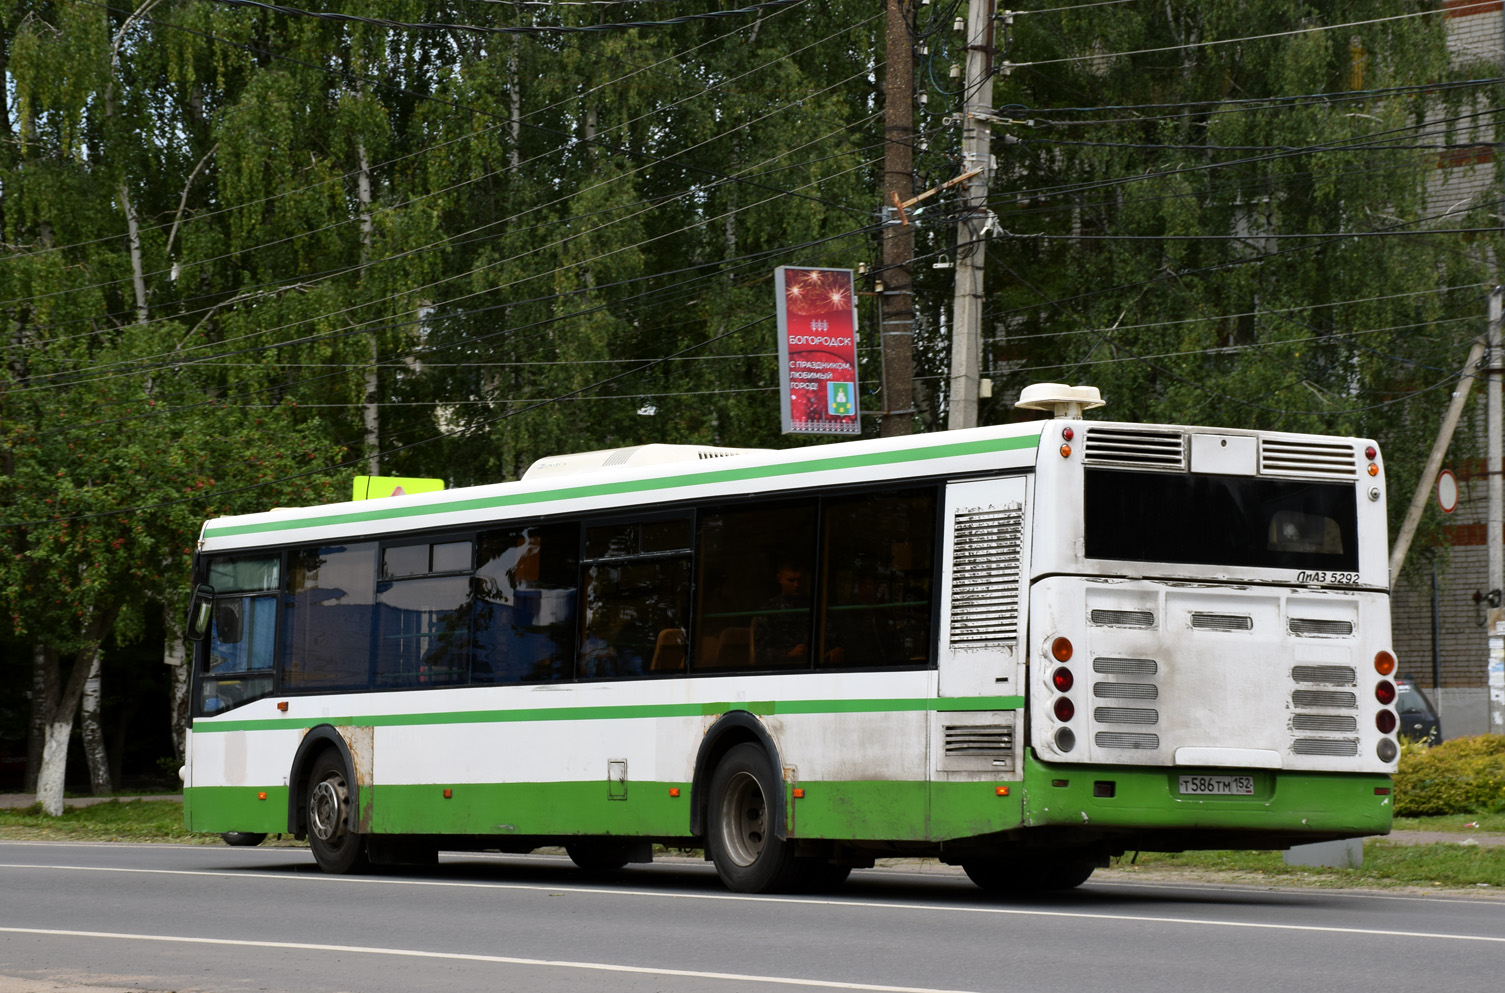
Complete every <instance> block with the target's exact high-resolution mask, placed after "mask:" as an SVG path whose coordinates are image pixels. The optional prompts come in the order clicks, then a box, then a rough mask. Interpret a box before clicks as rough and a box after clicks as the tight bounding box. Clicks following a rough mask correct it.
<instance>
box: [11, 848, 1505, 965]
mask: <svg viewBox="0 0 1505 993" xmlns="http://www.w3.org/2000/svg"><path fill="white" fill-rule="evenodd" d="M1502 964H1505V901H1502V900H1482V899H1469V898H1467V897H1431V896H1405V895H1389V894H1374V893H1358V892H1352V891H1345V892H1327V891H1312V890H1300V891H1295V890H1265V889H1253V888H1234V887H1226V886H1217V885H1205V886H1203V885H1165V884H1139V883H1120V882H1089V883H1088V884H1087V885H1086V886H1084V887H1082V888H1081V889H1079V890H1076V891H1073V892H1071V893H1067V894H1062V895H1058V896H1052V897H1032V898H1029V899H1024V898H1014V899H999V898H997V897H989V896H988V895H986V894H984V893H982V891H980V890H977V889H975V888H974V887H972V885H971V884H970V883H969V882H967V881H966V879H965V878H961V877H958V876H955V875H952V874H949V873H935V872H929V873H923V872H915V871H908V870H903V869H879V870H870V871H866V872H857V873H855V874H854V875H853V877H852V881H851V882H850V883H849V884H848V885H847V887H846V888H844V889H843V890H842V891H841V893H840V894H839V895H837V896H832V897H753V896H742V895H737V894H731V893H728V892H726V891H725V890H723V889H722V888H721V886H720V884H719V882H718V881H717V880H716V878H715V874H714V873H713V872H712V871H711V870H710V868H709V867H708V866H705V865H702V864H698V863H684V862H678V863H660V864H655V865H653V866H642V867H637V868H635V869H632V870H629V871H628V872H625V873H623V874H621V875H620V876H618V877H615V878H613V879H612V880H610V881H609V882H601V881H592V880H590V879H589V878H587V877H585V876H584V875H583V874H582V873H580V872H579V871H578V870H576V869H574V868H573V867H572V866H571V865H570V864H569V863H568V861H567V860H564V859H559V858H550V857H541V856H539V857H528V858H520V857H504V856H487V855H456V856H446V857H445V858H444V860H443V861H442V862H441V864H440V866H439V867H438V868H436V869H429V870H423V871H412V872H401V873H397V872H389V873H387V874H384V875H377V876H364V877H331V876H325V875H322V874H320V873H319V872H318V871H317V870H316V869H315V868H314V866H313V863H312V859H311V858H310V856H309V855H308V853H307V852H306V851H302V850H298V849H273V848H256V849H231V848H219V847H213V846H211V847H190V846H172V845H121V844H111V845H102V844H68V843H27V842H0V991H4V993H12V991H25V993H33V991H36V993H41V991H48V990H58V989H79V990H100V989H105V988H108V989H129V990H164V991H165V990H174V991H179V993H193V991H214V993H239V991H254V993H261V991H266V993H277V991H298V993H345V991H350V993H389V991H390V993H408V991H412V990H425V991H436V993H446V991H477V990H487V991H531V990H541V991H542V990H546V991H550V993H555V991H577V990H578V991H590V993H599V991H613V993H618V991H621V993H626V991H634V993H635V991H663V993H691V991H696V993H701V991H704V993H723V991H724V993H731V991H745V990H755V991H762V990H766V991H770V993H777V991H794V990H806V991H809V990H823V989H825V990H831V989H837V990H889V991H893V990H904V991H933V990H969V991H1016V990H1017V991H1026V990H1027V991H1063V993H1064V991H1073V993H1075V991H1083V990H1086V991H1092V993H1105V991H1119V990H1123V991H1146V993H1180V991H1186V993H1192V991H1195V993H1205V991H1215V990H1230V991H1234V990H1237V991H1244V990H1248V989H1262V990H1307V989H1312V990H1317V989H1320V990H1323V991H1324V993H1337V991H1346V990H1353V991H1363V993H1373V991H1374V990H1375V989H1396V990H1406V989H1418V990H1420V989H1437V990H1450V989H1488V988H1493V987H1494V986H1495V985H1496V984H1497V983H1498V977H1499V975H1500V973H1501V966H1502Z"/></svg>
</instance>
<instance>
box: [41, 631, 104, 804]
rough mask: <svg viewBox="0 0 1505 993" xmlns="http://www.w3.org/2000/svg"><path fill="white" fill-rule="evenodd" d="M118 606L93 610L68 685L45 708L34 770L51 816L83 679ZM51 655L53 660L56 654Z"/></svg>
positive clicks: (60, 795)
mask: <svg viewBox="0 0 1505 993" xmlns="http://www.w3.org/2000/svg"><path fill="white" fill-rule="evenodd" d="M119 613H120V608H119V607H118V606H112V607H109V608H107V609H106V610H104V611H103V612H100V611H98V610H96V611H95V612H94V614H93V616H92V618H91V620H90V621H89V623H88V627H87V628H86V629H85V631H84V641H83V647H82V648H80V649H79V650H78V652H77V653H76V654H75V655H74V656H73V671H72V672H70V673H69V674H68V685H67V686H66V687H65V688H64V689H63V691H62V693H61V695H60V696H59V698H58V699H57V700H56V702H55V704H54V705H53V706H52V707H49V708H47V711H48V712H47V714H46V724H47V732H46V740H45V742H44V743H43V746H42V765H41V769H40V771H39V772H38V773H37V802H38V803H40V804H41V805H42V812H43V813H45V814H48V815H49V816H52V817H60V816H62V813H63V781H64V779H65V778H66V777H67V774H68V738H69V736H70V735H71V734H72V733H73V715H74V714H75V713H77V712H78V708H79V703H80V702H81V701H82V700H83V698H84V683H85V682H87V680H88V678H89V673H90V671H92V670H93V668H94V663H95V661H96V660H97V659H98V658H99V646H100V645H101V644H103V643H104V638H105V635H106V634H108V633H109V632H110V630H111V629H112V628H113V627H114V626H115V618H116V616H117V615H118V614H119ZM48 654H49V655H51V656H52V658H53V659H54V661H55V660H56V656H55V655H53V654H52V653H48Z"/></svg>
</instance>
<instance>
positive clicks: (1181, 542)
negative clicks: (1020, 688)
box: [1084, 469, 1359, 572]
mask: <svg viewBox="0 0 1505 993" xmlns="http://www.w3.org/2000/svg"><path fill="white" fill-rule="evenodd" d="M1084 504H1085V518H1086V519H1085V521H1084V526H1085V528H1086V539H1087V545H1086V553H1087V557H1088V558H1092V559H1120V560H1127V561H1132V562H1172V563H1181V564H1195V565H1213V566H1232V567H1236V568H1266V569H1311V570H1323V571H1329V572H1331V571H1342V572H1355V571H1357V570H1358V567H1359V548H1358V508H1357V505H1356V500H1355V496H1354V487H1353V484H1352V483H1317V482H1311V481H1307V480H1284V479H1269V478H1266V477H1254V476H1213V475H1189V474H1185V473H1158V472H1154V473H1152V472H1124V471H1117V470H1111V469H1087V470H1086V482H1085V494H1084Z"/></svg>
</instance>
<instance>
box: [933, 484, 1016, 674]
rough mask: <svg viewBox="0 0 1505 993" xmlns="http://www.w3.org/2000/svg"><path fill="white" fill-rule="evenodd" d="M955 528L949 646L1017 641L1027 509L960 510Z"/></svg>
mask: <svg viewBox="0 0 1505 993" xmlns="http://www.w3.org/2000/svg"><path fill="white" fill-rule="evenodd" d="M952 527H953V529H954V531H953V534H954V538H953V540H954V544H953V546H952V554H951V575H952V580H951V644H953V645H992V644H1000V643H1004V642H1011V641H1017V640H1018V638H1019V559H1020V555H1021V553H1022V549H1023V544H1024V508H1023V507H1022V506H1016V507H1011V508H1006V509H1003V510H995V509H992V508H989V509H987V510H971V511H958V512H957V514H956V517H955V518H954V519H953V521H952Z"/></svg>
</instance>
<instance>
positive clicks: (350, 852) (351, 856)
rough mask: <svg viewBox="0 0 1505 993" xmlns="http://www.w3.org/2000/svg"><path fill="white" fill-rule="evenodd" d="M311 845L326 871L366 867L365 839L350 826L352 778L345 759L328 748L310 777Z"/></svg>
mask: <svg viewBox="0 0 1505 993" xmlns="http://www.w3.org/2000/svg"><path fill="white" fill-rule="evenodd" d="M307 809H308V847H309V848H311V849H313V853H314V861H316V862H318V863H319V868H320V869H323V870H324V871H325V872H332V873H347V872H359V871H360V870H362V869H364V868H365V867H366V839H364V838H362V837H361V836H360V835H359V834H357V833H355V832H354V831H351V830H350V780H349V775H348V773H347V772H346V771H345V763H344V761H343V760H342V759H341V758H340V757H339V756H338V755H337V754H335V753H334V752H325V753H324V754H323V755H321V756H319V759H318V761H317V762H315V763H314V769H313V775H311V776H309V779H308V808H307Z"/></svg>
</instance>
